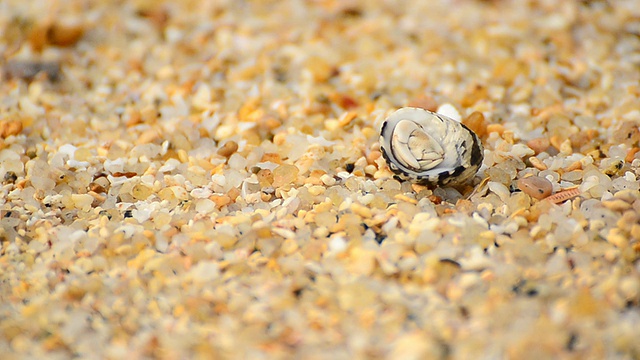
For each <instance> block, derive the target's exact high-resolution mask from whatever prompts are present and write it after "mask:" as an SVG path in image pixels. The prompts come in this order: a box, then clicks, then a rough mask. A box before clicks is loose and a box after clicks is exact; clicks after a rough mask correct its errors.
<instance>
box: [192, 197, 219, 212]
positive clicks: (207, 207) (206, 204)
mask: <svg viewBox="0 0 640 360" xmlns="http://www.w3.org/2000/svg"><path fill="white" fill-rule="evenodd" d="M215 209H216V204H215V203H214V202H213V201H211V200H209V199H200V200H198V201H196V211H197V212H198V213H200V214H207V213H211V212H213V211H214V210H215Z"/></svg>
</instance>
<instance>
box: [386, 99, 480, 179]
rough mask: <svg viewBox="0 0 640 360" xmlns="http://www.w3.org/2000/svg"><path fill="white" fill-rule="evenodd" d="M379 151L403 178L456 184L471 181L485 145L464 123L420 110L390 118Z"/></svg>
mask: <svg viewBox="0 0 640 360" xmlns="http://www.w3.org/2000/svg"><path fill="white" fill-rule="evenodd" d="M380 148H381V151H382V155H383V156H384V158H385V160H387V163H388V164H389V168H390V169H391V170H392V171H393V172H394V173H396V174H397V176H398V177H399V178H400V179H403V180H410V181H414V182H417V183H420V184H427V185H439V186H446V185H456V184H460V183H463V182H465V181H467V180H469V179H470V178H472V177H473V176H474V175H475V174H476V172H477V171H478V169H479V168H480V165H482V160H483V149H482V143H481V142H480V139H479V138H478V136H477V135H476V134H475V133H474V132H473V131H471V130H470V129H469V128H467V127H466V126H464V125H463V124H462V123H460V122H458V121H456V120H453V119H450V118H448V117H446V116H444V115H440V114H436V113H433V112H431V111H428V110H424V109H420V108H412V107H406V108H402V109H399V110H397V111H396V112H394V113H393V114H391V115H389V117H387V119H386V120H385V121H384V123H383V124H382V129H381V130H380Z"/></svg>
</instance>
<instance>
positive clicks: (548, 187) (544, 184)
mask: <svg viewBox="0 0 640 360" xmlns="http://www.w3.org/2000/svg"><path fill="white" fill-rule="evenodd" d="M518 188H519V189H520V190H522V192H523V193H525V194H527V195H529V196H531V197H532V198H534V199H538V200H542V199H544V198H546V197H547V196H549V195H551V192H552V191H553V185H552V184H551V181H549V180H547V179H545V178H543V177H541V176H529V177H526V178H522V179H519V180H518Z"/></svg>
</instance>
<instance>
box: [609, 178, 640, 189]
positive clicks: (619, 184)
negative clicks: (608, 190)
mask: <svg viewBox="0 0 640 360" xmlns="http://www.w3.org/2000/svg"><path fill="white" fill-rule="evenodd" d="M611 186H612V187H613V189H615V190H617V191H620V190H627V189H629V190H639V189H640V183H638V182H637V181H629V180H627V179H626V177H619V178H617V179H615V180H613V181H612V182H611Z"/></svg>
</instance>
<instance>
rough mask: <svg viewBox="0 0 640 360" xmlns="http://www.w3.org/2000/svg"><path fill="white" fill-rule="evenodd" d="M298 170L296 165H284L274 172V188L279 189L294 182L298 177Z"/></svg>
mask: <svg viewBox="0 0 640 360" xmlns="http://www.w3.org/2000/svg"><path fill="white" fill-rule="evenodd" d="M298 172H299V170H298V168H297V167H296V166H295V165H289V164H282V165H280V166H278V167H277V168H275V169H274V170H273V186H274V187H276V188H278V187H281V186H283V185H288V184H291V183H292V182H294V181H295V180H296V179H297V177H298Z"/></svg>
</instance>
